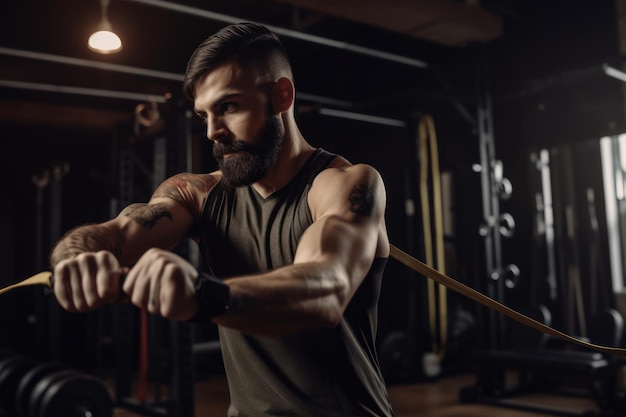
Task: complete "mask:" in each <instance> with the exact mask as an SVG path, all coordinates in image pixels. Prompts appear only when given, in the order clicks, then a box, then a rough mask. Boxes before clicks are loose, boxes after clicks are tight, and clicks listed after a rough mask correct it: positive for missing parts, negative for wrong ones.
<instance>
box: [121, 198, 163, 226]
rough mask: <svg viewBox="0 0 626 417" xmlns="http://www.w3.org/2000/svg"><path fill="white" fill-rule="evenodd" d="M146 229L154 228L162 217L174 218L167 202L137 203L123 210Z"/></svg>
mask: <svg viewBox="0 0 626 417" xmlns="http://www.w3.org/2000/svg"><path fill="white" fill-rule="evenodd" d="M122 214H124V215H125V216H128V217H130V218H131V219H132V220H134V221H135V222H137V223H139V224H140V225H142V226H143V227H145V228H146V229H152V228H153V227H154V226H156V224H157V223H158V222H159V221H160V220H161V219H164V218H165V219H169V220H170V221H172V220H174V218H173V217H172V213H170V212H169V211H168V210H167V206H166V205H165V204H146V203H135V204H131V205H130V206H128V207H126V208H125V209H124V211H123V212H122Z"/></svg>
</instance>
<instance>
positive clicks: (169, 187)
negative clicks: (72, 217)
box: [50, 174, 215, 267]
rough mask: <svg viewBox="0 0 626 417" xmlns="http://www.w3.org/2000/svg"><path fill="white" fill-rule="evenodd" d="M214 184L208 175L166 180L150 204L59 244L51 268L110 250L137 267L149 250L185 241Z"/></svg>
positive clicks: (130, 208) (126, 210) (77, 230)
mask: <svg viewBox="0 0 626 417" xmlns="http://www.w3.org/2000/svg"><path fill="white" fill-rule="evenodd" d="M214 184H215V180H213V179H212V177H209V176H198V175H191V174H179V175H176V176H174V177H172V178H169V179H168V180H166V181H165V182H164V183H163V184H161V186H159V187H158V188H157V190H156V191H155V192H154V194H153V196H152V198H151V199H150V201H149V202H148V203H135V204H131V205H129V206H127V207H126V208H124V209H123V210H122V211H121V212H120V214H119V215H118V216H117V217H116V218H114V219H112V220H109V221H107V222H105V223H101V224H88V225H83V226H79V227H76V228H74V229H72V230H70V231H69V232H68V233H66V234H65V235H64V236H63V237H62V238H61V239H60V240H59V242H58V243H57V245H56V246H55V248H54V249H53V251H52V254H51V256H50V263H51V265H52V267H54V266H56V265H57V264H58V263H59V262H60V261H61V260H63V259H71V258H73V257H75V256H77V255H79V254H81V253H85V252H97V251H101V250H104V251H108V252H111V253H112V254H113V255H115V257H116V258H117V259H118V260H119V261H120V263H121V264H122V265H123V266H130V265H132V264H134V263H135V262H136V261H137V259H138V258H139V257H140V256H141V255H142V254H143V253H144V252H145V251H146V250H147V249H149V248H151V247H160V248H165V249H169V248H172V247H173V246H175V245H176V244H177V243H178V242H179V241H180V240H182V239H183V238H184V237H185V236H186V235H187V234H188V233H189V231H190V229H191V227H192V225H193V222H194V220H195V218H196V217H197V216H199V215H200V214H199V213H200V212H199V210H200V207H201V202H200V201H199V200H200V199H201V196H202V195H206V193H208V190H210V188H211V187H212V186H213V185H214Z"/></svg>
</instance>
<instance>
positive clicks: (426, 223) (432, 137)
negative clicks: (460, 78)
mask: <svg viewBox="0 0 626 417" xmlns="http://www.w3.org/2000/svg"><path fill="white" fill-rule="evenodd" d="M429 151H430V153H429ZM419 159H420V203H421V207H422V227H423V236H424V252H425V257H426V263H427V264H428V265H431V266H434V267H435V268H436V269H437V270H438V271H440V272H442V273H445V253H444V239H443V238H444V236H443V215H442V212H443V210H442V207H441V206H442V204H441V173H440V171H439V152H438V145H437V134H436V133H435V124H434V122H433V118H432V117H431V116H430V115H425V116H423V117H422V119H421V120H420V123H419ZM429 161H430V164H429ZM429 166H430V167H431V169H430V173H429V170H428V168H429ZM429 178H430V180H431V181H432V204H433V211H434V223H432V222H433V220H432V219H431V216H430V203H431V198H430V193H429V181H428V180H429ZM431 224H433V225H434V235H433V230H432V228H431ZM433 236H434V240H435V245H434V246H435V247H434V248H433ZM433 249H434V250H433ZM433 252H434V254H433ZM435 285H436V283H435V281H432V280H428V283H427V286H428V319H429V320H428V323H429V328H430V335H431V342H432V351H433V353H435V354H436V356H437V358H438V359H439V360H442V359H443V356H444V354H445V349H446V343H447V334H448V329H447V327H448V314H447V312H448V306H447V294H446V287H445V286H443V285H441V284H437V288H436V287H435ZM437 295H438V297H437ZM437 307H439V309H438V314H437ZM437 317H439V321H437Z"/></svg>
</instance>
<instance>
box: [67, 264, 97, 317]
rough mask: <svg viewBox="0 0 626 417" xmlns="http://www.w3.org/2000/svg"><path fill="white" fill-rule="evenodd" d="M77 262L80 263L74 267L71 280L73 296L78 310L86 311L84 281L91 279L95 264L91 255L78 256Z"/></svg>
mask: <svg viewBox="0 0 626 417" xmlns="http://www.w3.org/2000/svg"><path fill="white" fill-rule="evenodd" d="M77 262H78V265H77V266H76V267H75V268H72V274H71V275H70V280H69V285H70V291H71V298H72V302H73V304H74V308H75V310H76V311H85V310H86V309H87V300H86V299H85V293H84V288H83V285H84V284H83V283H84V282H85V280H86V279H89V276H90V274H92V273H94V272H95V266H94V265H92V262H91V260H90V258H89V257H81V258H77Z"/></svg>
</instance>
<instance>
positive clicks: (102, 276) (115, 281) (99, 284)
mask: <svg viewBox="0 0 626 417" xmlns="http://www.w3.org/2000/svg"><path fill="white" fill-rule="evenodd" d="M96 258H97V260H98V263H99V265H100V268H98V273H97V275H96V291H97V294H98V297H99V299H100V300H102V302H103V303H104V302H113V301H117V300H118V299H119V280H120V274H121V270H120V266H119V262H118V261H117V259H116V258H115V257H114V256H113V255H111V254H110V253H108V252H104V251H102V252H98V253H97V254H96Z"/></svg>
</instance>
